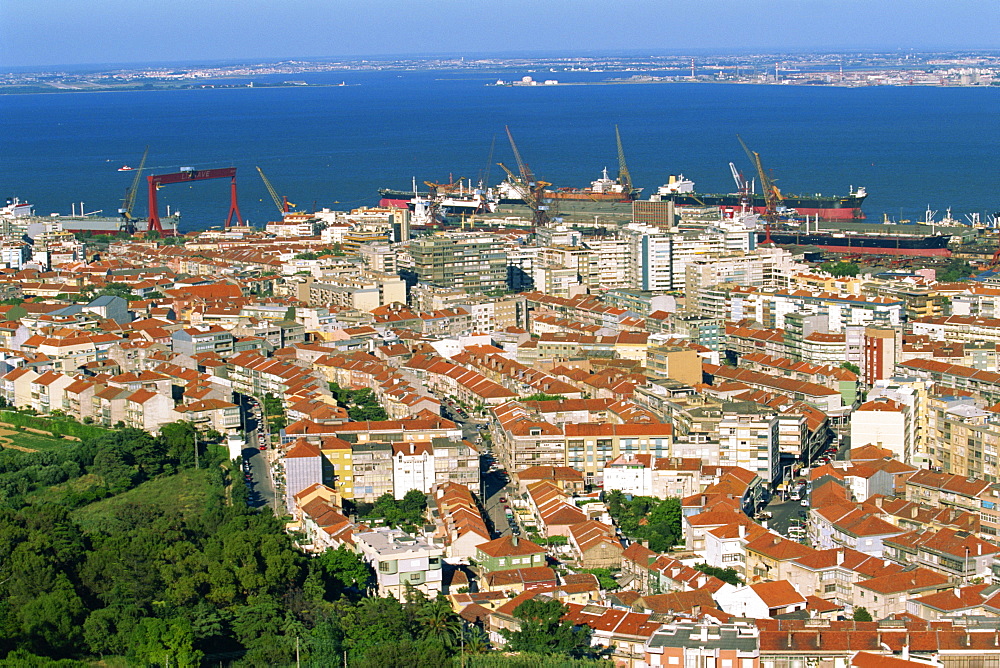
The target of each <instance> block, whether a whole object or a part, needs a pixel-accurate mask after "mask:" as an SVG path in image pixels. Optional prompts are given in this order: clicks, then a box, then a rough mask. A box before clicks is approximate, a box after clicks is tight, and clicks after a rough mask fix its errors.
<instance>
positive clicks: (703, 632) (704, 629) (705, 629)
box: [701, 624, 708, 642]
mask: <svg viewBox="0 0 1000 668" xmlns="http://www.w3.org/2000/svg"><path fill="white" fill-rule="evenodd" d="M701 641H702V642H708V627H707V626H705V625H704V624H703V625H702V627H701Z"/></svg>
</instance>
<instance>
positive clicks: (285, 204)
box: [257, 167, 295, 214]
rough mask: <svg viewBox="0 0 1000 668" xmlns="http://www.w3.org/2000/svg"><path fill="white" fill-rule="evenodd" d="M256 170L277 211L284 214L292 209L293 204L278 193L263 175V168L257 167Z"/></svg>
mask: <svg viewBox="0 0 1000 668" xmlns="http://www.w3.org/2000/svg"><path fill="white" fill-rule="evenodd" d="M257 172H258V173H259V174H260V179H261V181H263V182H264V187H265V188H267V192H268V193H269V194H270V195H271V199H272V200H274V205H275V206H276V207H278V211H279V212H280V213H282V214H286V213H288V212H289V211H291V210H292V207H294V206H295V205H294V204H292V203H291V202H289V201H288V198H287V197H285V196H284V195H280V196H279V195H278V191H277V190H275V189H274V186H272V185H271V182H270V181H269V180H268V178H267V177H266V176H265V175H264V170H263V169H261V168H260V167H257Z"/></svg>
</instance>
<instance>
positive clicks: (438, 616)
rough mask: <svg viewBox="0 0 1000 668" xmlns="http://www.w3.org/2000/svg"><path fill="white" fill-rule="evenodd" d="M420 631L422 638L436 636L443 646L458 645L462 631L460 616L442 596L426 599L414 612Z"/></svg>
mask: <svg viewBox="0 0 1000 668" xmlns="http://www.w3.org/2000/svg"><path fill="white" fill-rule="evenodd" d="M416 621H417V623H418V624H419V625H420V633H421V635H422V636H423V637H424V638H437V639H439V640H440V641H441V642H442V643H444V645H445V647H455V646H456V645H458V641H459V637H460V635H461V632H462V618H461V617H459V616H458V615H457V614H455V611H454V610H452V608H451V604H450V603H449V602H448V600H447V599H445V598H444V597H443V596H439V597H438V598H435V599H433V600H430V601H428V602H427V603H425V604H424V605H422V606H421V607H420V609H419V610H418V611H417V614H416Z"/></svg>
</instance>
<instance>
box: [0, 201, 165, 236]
mask: <svg viewBox="0 0 1000 668" xmlns="http://www.w3.org/2000/svg"><path fill="white" fill-rule="evenodd" d="M98 213H100V212H99V211H97V212H94V213H90V214H87V213H84V211H83V203H82V202H81V203H80V214H77V213H76V205H75V204H74V205H73V213H72V214H70V215H68V216H64V215H61V214H58V213H53V214H49V215H48V216H38V215H36V214H35V211H34V208H33V207H32V205H31V204H29V203H28V202H25V201H22V200H20V199H18V198H16V197H12V198H8V199H7V202H6V205H5V206H4V207H3V208H0V219H2V220H9V221H11V222H12V223H14V224H19V225H21V226H28V225H31V224H38V223H59V224H60V225H61V226H62V229H63V230H65V231H66V232H89V233H90V234H118V233H119V232H127V233H129V234H134V233H135V232H142V231H144V230H145V229H146V225H147V222H146V221H145V220H143V219H133V220H132V221H128V220H126V219H125V218H124V217H122V216H116V217H108V216H98V215H97V214H98ZM179 221H180V213H179V212H177V211H175V212H173V213H170V212H169V209H168V212H167V215H166V216H163V217H161V218H160V223H161V225H163V231H164V232H165V233H166V234H168V235H173V234H176V233H177V224H178V222H179Z"/></svg>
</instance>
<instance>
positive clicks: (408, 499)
mask: <svg viewBox="0 0 1000 668" xmlns="http://www.w3.org/2000/svg"><path fill="white" fill-rule="evenodd" d="M425 510H427V495H425V494H424V493H423V492H421V491H420V490H419V489H411V490H410V491H408V492H407V493H406V495H405V496H403V500H402V501H400V502H399V511H400V512H401V513H402V514H403V518H404V521H405V522H407V523H409V524H422V523H423V520H424V511H425Z"/></svg>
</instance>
